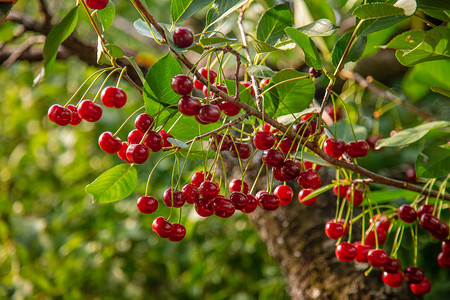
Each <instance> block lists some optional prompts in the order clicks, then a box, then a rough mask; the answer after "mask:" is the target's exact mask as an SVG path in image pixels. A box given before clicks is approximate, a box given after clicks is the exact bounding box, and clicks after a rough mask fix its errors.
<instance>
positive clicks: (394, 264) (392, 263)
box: [383, 257, 401, 274]
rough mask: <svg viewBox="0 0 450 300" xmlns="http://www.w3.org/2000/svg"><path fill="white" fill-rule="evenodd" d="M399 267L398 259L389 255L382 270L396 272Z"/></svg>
mask: <svg viewBox="0 0 450 300" xmlns="http://www.w3.org/2000/svg"><path fill="white" fill-rule="evenodd" d="M400 269H401V263H400V261H399V260H398V259H396V258H393V257H389V258H388V261H387V263H386V264H385V265H384V267H383V271H385V272H388V273H392V274H395V273H398V272H399V270H400Z"/></svg>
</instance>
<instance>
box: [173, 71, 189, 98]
mask: <svg viewBox="0 0 450 300" xmlns="http://www.w3.org/2000/svg"><path fill="white" fill-rule="evenodd" d="M170 86H171V87H172V90H173V91H174V92H175V93H177V94H178V95H183V96H184V95H188V94H190V93H191V92H192V90H193V89H194V82H193V81H192V79H191V78H189V77H188V76H186V75H183V74H178V75H175V76H174V77H173V78H172V81H171V82H170Z"/></svg>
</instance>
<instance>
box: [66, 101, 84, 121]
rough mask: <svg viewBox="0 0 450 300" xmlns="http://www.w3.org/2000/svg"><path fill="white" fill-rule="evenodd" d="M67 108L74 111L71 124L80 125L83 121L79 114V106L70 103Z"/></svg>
mask: <svg viewBox="0 0 450 300" xmlns="http://www.w3.org/2000/svg"><path fill="white" fill-rule="evenodd" d="M67 108H68V109H69V110H70V111H71V112H72V119H71V120H70V123H69V124H70V125H78V124H80V123H81V118H80V116H79V115H78V108H77V107H76V106H75V105H72V104H69V105H67Z"/></svg>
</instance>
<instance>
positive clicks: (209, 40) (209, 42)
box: [200, 36, 236, 46]
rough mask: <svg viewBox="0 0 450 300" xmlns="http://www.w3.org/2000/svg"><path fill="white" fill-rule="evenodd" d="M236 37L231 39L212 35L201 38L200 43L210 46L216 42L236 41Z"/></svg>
mask: <svg viewBox="0 0 450 300" xmlns="http://www.w3.org/2000/svg"><path fill="white" fill-rule="evenodd" d="M235 41H236V39H230V38H226V37H216V36H215V37H210V38H202V39H201V40H200V44H202V45H203V46H209V45H214V44H225V43H226V44H228V43H229V42H235Z"/></svg>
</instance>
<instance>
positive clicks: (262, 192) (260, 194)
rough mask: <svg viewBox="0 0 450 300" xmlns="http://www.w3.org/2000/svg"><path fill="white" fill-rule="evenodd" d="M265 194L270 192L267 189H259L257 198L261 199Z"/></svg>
mask: <svg viewBox="0 0 450 300" xmlns="http://www.w3.org/2000/svg"><path fill="white" fill-rule="evenodd" d="M264 194H269V192H268V191H266V190H260V191H258V192H257V193H256V195H255V198H256V200H258V201H259V199H260V198H261V196H262V195H264Z"/></svg>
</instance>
